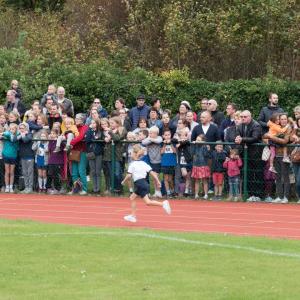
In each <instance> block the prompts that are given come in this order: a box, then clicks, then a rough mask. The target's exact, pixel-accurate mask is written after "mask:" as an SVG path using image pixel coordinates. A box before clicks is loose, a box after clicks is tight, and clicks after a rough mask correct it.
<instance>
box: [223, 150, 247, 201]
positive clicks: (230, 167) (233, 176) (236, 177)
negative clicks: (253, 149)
mask: <svg viewBox="0 0 300 300" xmlns="http://www.w3.org/2000/svg"><path fill="white" fill-rule="evenodd" d="M242 165H243V162H242V160H241V158H240V156H239V152H238V149H231V150H230V153H229V157H226V160H225V161H224V163H223V167H224V168H225V169H227V175H228V183H229V197H228V199H227V200H229V201H231V200H232V198H233V200H234V201H238V199H239V195H240V174H241V171H240V168H241V167H242Z"/></svg>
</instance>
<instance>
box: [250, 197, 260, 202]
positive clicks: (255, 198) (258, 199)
mask: <svg viewBox="0 0 300 300" xmlns="http://www.w3.org/2000/svg"><path fill="white" fill-rule="evenodd" d="M260 201H261V199H260V198H259V197H255V196H251V197H249V198H248V199H247V202H260Z"/></svg>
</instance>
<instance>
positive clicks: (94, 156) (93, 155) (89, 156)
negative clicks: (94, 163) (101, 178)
mask: <svg viewBox="0 0 300 300" xmlns="http://www.w3.org/2000/svg"><path fill="white" fill-rule="evenodd" d="M86 157H87V159H88V160H94V159H95V158H96V155H95V153H94V152H88V153H87V154H86Z"/></svg>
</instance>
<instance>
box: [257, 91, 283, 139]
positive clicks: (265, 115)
mask: <svg viewBox="0 0 300 300" xmlns="http://www.w3.org/2000/svg"><path fill="white" fill-rule="evenodd" d="M275 113H277V114H279V113H283V109H282V108H281V107H280V106H279V105H278V95H277V94H275V93H270V94H269V104H268V105H267V106H265V107H263V108H262V109H261V111H260V113H259V117H258V119H257V121H258V123H259V124H260V126H261V127H262V134H265V133H266V132H267V131H268V130H269V128H268V121H269V120H270V118H271V116H272V115H273V114H275Z"/></svg>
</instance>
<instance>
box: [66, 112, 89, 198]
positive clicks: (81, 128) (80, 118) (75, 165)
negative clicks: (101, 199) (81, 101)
mask: <svg viewBox="0 0 300 300" xmlns="http://www.w3.org/2000/svg"><path fill="white" fill-rule="evenodd" d="M84 122H85V117H84V115H83V114H77V115H76V116H75V125H76V126H77V129H78V132H79V135H78V136H77V137H74V138H73V139H72V141H71V143H70V145H71V148H72V150H71V152H70V153H72V152H73V153H78V154H77V155H74V156H73V158H72V160H71V168H72V171H71V172H72V181H73V184H74V182H75V181H76V180H78V179H80V181H81V183H82V191H81V192H80V194H81V195H86V194H87V178H86V165H87V158H86V143H85V141H84V137H85V134H86V132H87V130H88V126H86V125H85V124H84ZM76 156H77V157H78V159H77V157H76ZM69 159H71V157H70V155H69ZM70 194H72V191H71V192H70Z"/></svg>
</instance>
